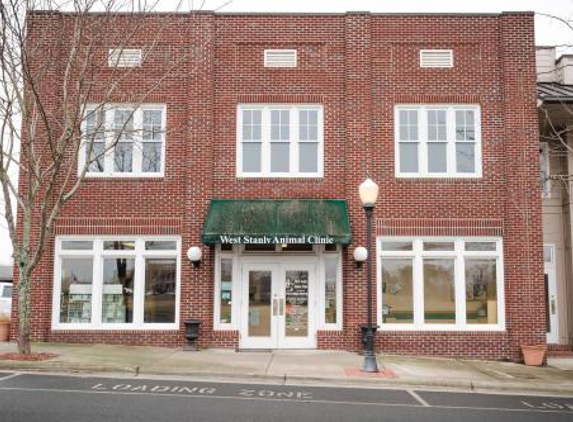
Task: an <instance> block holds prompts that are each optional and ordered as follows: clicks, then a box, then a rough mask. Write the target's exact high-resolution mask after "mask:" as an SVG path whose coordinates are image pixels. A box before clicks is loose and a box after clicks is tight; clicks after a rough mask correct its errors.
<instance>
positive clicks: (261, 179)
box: [237, 175, 324, 182]
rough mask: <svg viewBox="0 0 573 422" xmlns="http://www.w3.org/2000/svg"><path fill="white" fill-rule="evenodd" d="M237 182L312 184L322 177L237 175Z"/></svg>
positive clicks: (322, 178) (322, 177)
mask: <svg viewBox="0 0 573 422" xmlns="http://www.w3.org/2000/svg"><path fill="white" fill-rule="evenodd" d="M237 180H241V181H253V182H276V181H284V182H301V181H304V182H312V181H322V180H324V176H300V175H299V176H245V175H237Z"/></svg>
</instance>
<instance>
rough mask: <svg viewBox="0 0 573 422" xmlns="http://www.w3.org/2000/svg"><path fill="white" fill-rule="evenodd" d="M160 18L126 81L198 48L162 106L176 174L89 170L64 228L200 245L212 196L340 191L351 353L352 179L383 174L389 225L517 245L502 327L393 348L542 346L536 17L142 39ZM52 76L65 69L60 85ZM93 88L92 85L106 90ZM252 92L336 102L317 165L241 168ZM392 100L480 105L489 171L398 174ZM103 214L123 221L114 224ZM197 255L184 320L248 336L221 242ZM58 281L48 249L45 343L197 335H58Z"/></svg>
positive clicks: (284, 26)
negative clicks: (219, 286) (228, 317)
mask: <svg viewBox="0 0 573 422" xmlns="http://www.w3.org/2000/svg"><path fill="white" fill-rule="evenodd" d="M31 19H32V20H33V21H34V24H35V26H36V27H43V28H51V27H52V26H54V27H56V26H57V25H59V23H58V22H59V21H60V19H61V18H60V17H58V16H51V15H47V14H35V15H32V16H31ZM130 19H137V18H135V17H126V20H125V22H126V23H125V24H126V25H127V24H128V23H129V20H130ZM162 19H163V20H168V25H167V26H166V29H163V31H164V32H163V35H162V40H161V42H162V45H163V46H164V47H165V48H163V49H162V53H161V54H159V53H157V54H153V55H152V56H150V57H149V59H148V60H146V61H145V62H144V64H143V66H142V67H141V69H140V70H139V71H138V72H139V73H138V77H137V78H135V79H134V78H131V79H130V81H128V82H125V87H124V88H125V90H126V92H128V91H129V92H140V91H141V90H144V89H145V88H146V87H148V86H149V84H151V83H152V82H153V81H154V80H155V79H156V78H157V75H158V74H160V72H161V69H162V68H163V67H164V66H165V65H166V64H167V63H168V62H169V61H170V60H172V59H173V58H174V57H176V56H177V54H178V53H181V54H183V53H185V54H188V55H189V60H186V61H185V64H184V66H183V68H182V69H180V70H179V71H178V72H176V74H174V75H172V76H171V77H169V78H167V79H166V81H165V82H164V83H162V84H161V86H160V87H159V88H158V89H157V90H156V91H155V92H154V94H153V100H154V101H157V102H165V103H166V104H167V125H168V127H169V128H170V129H171V128H176V129H177V130H174V131H173V132H172V133H170V134H169V136H168V139H167V148H166V151H167V152H166V154H167V155H166V158H167V160H166V161H167V167H166V170H165V178H164V179H153V180H142V179H138V180H124V179H122V180H113V179H108V180H90V181H87V182H86V183H85V185H84V186H83V187H82V188H81V190H80V192H79V193H78V194H77V196H76V197H75V198H74V199H73V200H72V202H71V203H70V204H69V205H68V206H67V207H66V208H65V209H64V211H63V213H62V216H61V218H60V221H59V223H58V226H57V228H56V233H58V234H80V233H81V234H98V233H103V232H105V233H107V234H128V233H129V234H147V233H149V231H150V230H152V229H151V228H150V227H151V226H153V227H155V228H154V229H153V230H159V231H161V230H163V231H168V232H169V233H171V234H180V235H181V236H182V238H183V251H186V250H187V248H189V247H190V246H192V245H198V244H200V235H201V229H202V225H203V222H204V219H205V215H206V212H207V209H208V204H209V201H210V199H211V198H226V199H233V198H342V199H346V200H347V201H348V206H349V214H350V219H351V227H352V237H353V243H352V244H351V245H349V247H347V248H344V249H343V283H344V284H343V295H344V296H343V301H344V303H343V307H344V324H343V329H342V330H341V331H319V333H318V346H319V348H325V349H340V348H342V349H348V350H357V349H359V348H360V347H361V345H360V338H359V332H358V328H357V327H358V324H360V323H363V322H364V321H365V320H366V311H365V309H366V306H365V304H364V298H365V296H366V281H365V271H360V270H358V269H356V266H355V265H354V263H353V262H352V250H353V249H354V247H355V246H357V245H364V244H365V243H366V241H365V219H364V212H363V210H362V207H361V204H360V201H359V198H358V185H359V184H360V183H361V182H362V181H363V180H364V179H365V178H366V176H367V175H370V176H371V177H372V178H373V179H374V180H375V181H376V182H377V183H378V184H379V185H380V199H379V201H378V204H377V207H376V210H375V218H376V221H378V234H383V233H389V232H388V231H387V230H390V231H392V230H394V233H395V234H403V235H421V236H423V235H435V234H436V233H448V234H451V233H456V234H458V235H467V236H470V235H475V234H476V233H492V234H493V235H503V238H504V250H505V251H504V268H505V292H506V320H507V331H506V332H503V333H498V332H479V333H467V332H453V333H451V332H448V333H440V332H392V333H383V334H380V335H379V336H378V344H377V346H378V347H379V348H380V349H381V350H383V351H386V352H391V353H410V354H428V355H446V356H466V357H472V358H492V359H518V358H519V349H518V347H519V345H520V344H522V343H543V342H544V341H545V338H544V330H545V327H544V315H545V310H544V306H545V305H544V301H543V287H542V280H543V278H542V260H541V224H540V216H541V214H540V203H539V192H538V186H537V177H538V163H537V160H538V156H537V148H538V146H537V143H538V137H537V121H536V106H535V73H534V72H535V69H534V64H535V63H534V50H533V45H534V44H533V15H532V14H528V13H517V14H502V15H457V16H454V15H443V16H438V15H374V14H368V13H348V14H343V15H280V14H278V15H228V14H217V15H214V14H210V13H201V14H197V15H179V16H168V15H164V16H161V15H158V16H155V17H154V18H153V19H150V21H149V23H147V24H146V25H148V28H146V30H144V31H142V32H141V33H140V34H138V35H137V37H135V38H134V41H133V43H134V45H135V46H144V45H145V43H146V41H147V42H149V37H150V36H151V35H150V34H152V33H153V29H154V27H155V26H157V25H159V24H160V23H161V22H162ZM118 24H121V23H118ZM36 42H39V41H36ZM102 48H105V46H104V47H102ZM265 48H295V49H297V51H298V59H299V65H298V67H296V68H292V69H277V68H274V69H273V68H264V67H263V65H262V62H263V50H264V49H265ZM420 48H448V49H453V51H454V57H455V59H454V60H455V65H454V67H453V68H451V69H428V68H425V69H422V68H420V67H419V64H418V51H419V49H420ZM65 51H66V50H65V49H64V48H62V49H60V54H65ZM101 77H102V78H106V77H111V76H110V75H101ZM57 82H58V76H57V72H56V73H54V75H53V78H52V79H51V80H50V84H51V85H57ZM51 85H50V86H51ZM97 95H98V94H97V90H96V92H95V93H94V99H96V100H97ZM54 101H56V99H55V100H54ZM253 102H297V103H317V102H319V103H322V104H323V105H324V118H325V126H324V139H325V160H324V169H325V172H324V177H323V178H316V179H298V180H292V179H289V180H284V179H283V180H281V179H272V178H271V179H248V180H245V179H237V178H236V177H235V173H236V167H235V163H236V114H237V112H236V110H237V104H239V103H253ZM396 103H472V104H476V103H477V104H479V105H480V106H481V127H482V151H483V178H481V179H455V178H453V179H396V178H395V177H394V171H395V169H394V121H393V107H394V105H395V104H396ZM476 204H479V207H476ZM102 219H103V220H105V221H108V222H109V221H111V223H109V224H106V225H105V227H102V224H101V221H102ZM110 219H112V220H110ZM50 245H53V242H51V243H50ZM183 251H182V255H184V252H183ZM203 256H204V258H203V261H202V263H201V266H200V267H198V268H192V266H191V264H190V263H189V261H188V260H187V259H186V258H185V257H184V256H182V286H181V295H182V296H181V313H180V314H181V321H184V320H185V319H188V318H191V317H193V318H199V319H201V320H202V321H203V323H202V325H201V338H200V344H201V345H203V346H214V347H215V346H216V347H237V345H238V332H236V331H224V332H213V329H212V327H213V265H214V254H213V250H212V249H211V248H209V247H207V246H203ZM52 278H53V247H52V246H50V247H49V248H48V250H47V251H46V255H45V257H44V258H43V260H42V263H41V265H40V266H39V268H38V269H37V270H36V272H35V289H34V292H33V303H34V311H35V312H34V319H33V323H34V332H33V336H34V339H35V340H54V341H60V340H65V341H81V342H105V343H129V344H164V345H169V346H174V345H181V344H183V343H184V341H185V340H184V336H183V328H182V327H181V329H180V330H179V331H176V330H175V331H154V332H148V331H145V332H142V333H141V335H139V334H138V333H137V332H133V331H125V332H124V331H121V332H117V331H114V332H109V331H105V332H103V331H92V332H82V333H77V332H68V331H66V332H52V331H51V330H50V323H51V321H50V315H51V300H52V288H51V286H52ZM373 303H376V299H375V298H374V302H373Z"/></svg>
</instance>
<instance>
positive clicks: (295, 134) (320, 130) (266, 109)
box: [236, 103, 324, 178]
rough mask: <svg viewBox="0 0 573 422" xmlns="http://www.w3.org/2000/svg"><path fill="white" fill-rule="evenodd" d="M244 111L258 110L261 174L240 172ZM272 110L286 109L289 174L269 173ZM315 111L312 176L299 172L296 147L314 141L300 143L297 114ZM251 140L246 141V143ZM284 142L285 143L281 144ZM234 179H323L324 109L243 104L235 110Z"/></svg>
mask: <svg viewBox="0 0 573 422" xmlns="http://www.w3.org/2000/svg"><path fill="white" fill-rule="evenodd" d="M243 110H261V112H262V115H261V141H260V142H261V171H260V172H256V173H255V172H244V171H243V140H242V139H243ZM272 110H289V112H290V118H289V124H290V125H289V133H290V139H289V141H288V142H289V146H290V149H289V154H290V160H289V166H290V168H289V171H288V172H282V173H278V172H271V139H270V137H271V118H270V116H271V111H272ZM300 110H316V111H317V112H318V113H317V135H318V151H317V161H318V162H317V171H316V172H314V173H309V172H300V171H299V165H300V160H299V144H300V143H305V142H313V141H300V140H299V118H298V117H299V113H298V112H299V111H300ZM247 142H250V141H245V143H247ZM282 142H286V141H282ZM236 147H237V161H236V168H237V170H236V171H237V173H236V175H237V177H239V178H261V177H263V178H322V177H323V176H324V107H323V105H322V104H305V103H302V104H300V103H297V104H291V103H287V104H280V103H269V104H259V103H256V104H249V103H242V104H239V105H238V107H237V145H236Z"/></svg>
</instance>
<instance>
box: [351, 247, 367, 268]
mask: <svg viewBox="0 0 573 422" xmlns="http://www.w3.org/2000/svg"><path fill="white" fill-rule="evenodd" d="M353 256H354V261H356V268H362V264H364V262H365V261H366V259H368V249H366V248H365V247H364V246H357V247H356V249H354V254H353Z"/></svg>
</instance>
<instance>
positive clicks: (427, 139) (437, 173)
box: [395, 105, 482, 177]
mask: <svg viewBox="0 0 573 422" xmlns="http://www.w3.org/2000/svg"><path fill="white" fill-rule="evenodd" d="M395 139H396V145H395V146H396V162H395V165H396V176H398V177H481V174H482V169H481V130H480V109H479V106H476V105H467V106H465V105H460V106H458V105H456V106H450V105H399V106H396V108H395Z"/></svg>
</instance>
